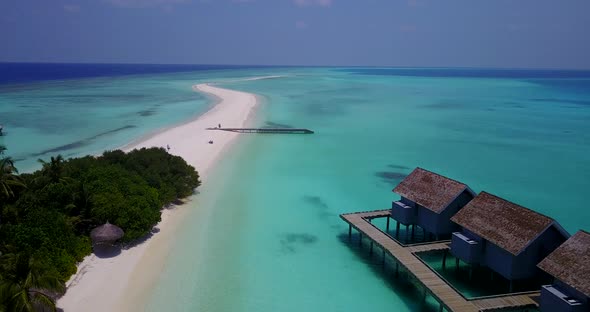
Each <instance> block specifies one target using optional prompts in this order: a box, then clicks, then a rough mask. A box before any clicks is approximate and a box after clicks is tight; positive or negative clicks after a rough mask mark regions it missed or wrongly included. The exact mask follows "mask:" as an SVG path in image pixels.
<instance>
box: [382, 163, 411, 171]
mask: <svg viewBox="0 0 590 312" xmlns="http://www.w3.org/2000/svg"><path fill="white" fill-rule="evenodd" d="M387 167H389V168H392V169H402V170H410V169H412V168H410V167H406V166H403V165H393V164H390V165H387Z"/></svg>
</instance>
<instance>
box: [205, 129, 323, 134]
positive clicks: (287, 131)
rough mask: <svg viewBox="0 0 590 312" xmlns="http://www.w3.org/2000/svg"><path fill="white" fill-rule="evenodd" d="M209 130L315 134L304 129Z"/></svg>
mask: <svg viewBox="0 0 590 312" xmlns="http://www.w3.org/2000/svg"><path fill="white" fill-rule="evenodd" d="M207 130H221V131H231V132H239V133H277V134H313V131H311V130H309V129H303V128H207Z"/></svg>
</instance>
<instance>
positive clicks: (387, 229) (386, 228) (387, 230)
mask: <svg viewBox="0 0 590 312" xmlns="http://www.w3.org/2000/svg"><path fill="white" fill-rule="evenodd" d="M385 231H386V232H389V217H387V226H386V227H385Z"/></svg>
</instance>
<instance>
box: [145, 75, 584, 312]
mask: <svg viewBox="0 0 590 312" xmlns="http://www.w3.org/2000/svg"><path fill="white" fill-rule="evenodd" d="M585 79H586V78H581V80H585ZM562 83H563V82H562V81H561V80H560V81H558V83H552V82H550V81H546V80H542V81H536V80H535V79H531V78H530V77H525V78H517V79H515V78H502V77H496V78H486V79H476V78H465V77H419V76H411V77H410V76H386V75H368V74H366V73H363V74H362V75H359V74H358V73H356V72H355V73H353V74H351V73H349V72H347V71H346V70H334V69H331V70H330V69H328V70H326V69H307V70H303V71H301V72H299V73H298V75H296V76H291V77H289V78H283V79H276V80H261V81H255V82H241V83H230V84H224V85H222V86H226V87H228V88H236V89H240V90H245V91H249V92H254V93H258V94H262V95H264V96H265V97H266V98H267V100H268V104H267V105H265V106H264V108H263V110H262V112H261V116H262V119H263V120H262V121H261V125H264V124H265V123H268V122H270V123H278V124H282V125H287V126H293V127H306V128H310V129H312V130H314V131H316V133H315V134H314V135H300V136H298V135H294V136H280V135H274V136H273V135H259V136H250V137H248V142H245V143H243V144H241V147H238V149H239V153H233V155H232V156H231V157H229V159H227V160H226V161H225V163H224V164H223V168H222V169H221V171H220V172H219V173H218V176H217V177H216V178H215V179H216V182H214V183H215V184H217V185H219V187H216V189H217V190H218V191H212V192H206V191H204V192H203V194H202V196H203V197H204V198H208V199H207V201H208V204H203V205H201V207H200V209H210V210H211V211H212V212H211V213H210V215H209V218H208V219H207V220H206V221H205V222H206V223H207V225H206V226H204V225H203V220H190V219H189V220H187V221H186V223H185V226H184V228H183V230H182V233H181V234H180V235H179V236H178V240H177V241H176V242H174V246H175V249H174V254H173V256H172V257H171V258H170V259H169V260H168V266H167V268H166V270H165V272H164V275H163V276H162V279H161V280H160V283H159V284H158V285H157V286H156V287H155V290H154V293H153V297H152V299H151V301H150V302H149V310H151V311H157V310H162V309H165V308H168V309H173V310H191V311H192V310H199V311H253V310H254V311H301V310H304V311H326V310H328V311H355V310H368V309H375V310H387V309H389V310H392V311H416V310H427V311H428V310H436V308H437V306H436V305H434V304H429V305H421V304H420V303H419V302H420V300H419V298H420V295H419V292H417V291H416V290H415V289H414V288H413V287H411V285H408V283H407V281H404V280H403V279H401V280H395V279H393V278H392V277H391V272H389V273H387V272H385V273H384V272H383V271H382V269H381V266H380V262H379V259H378V258H379V257H377V258H370V257H368V256H367V250H366V249H365V250H364V251H362V252H359V249H358V247H356V246H354V245H353V246H351V245H349V244H348V243H347V241H346V238H345V237H346V233H347V226H346V225H345V224H344V222H342V221H341V220H340V219H339V217H338V214H340V213H343V212H350V211H361V210H374V209H382V208H386V207H388V206H390V205H391V200H392V199H395V195H394V194H392V193H391V189H392V188H393V187H394V186H395V185H396V184H397V183H398V182H399V181H400V180H401V179H403V177H404V176H405V175H406V174H408V173H409V172H410V171H411V170H412V168H414V167H416V166H421V167H424V168H427V169H430V170H433V171H436V172H440V173H442V174H444V175H447V176H449V177H452V178H454V179H458V180H461V181H463V182H465V183H468V184H469V185H470V186H471V187H472V188H473V189H474V190H476V191H478V192H479V191H481V190H484V189H485V190H487V191H489V192H491V193H494V194H497V195H499V196H504V197H506V198H507V199H509V200H512V201H515V202H517V203H519V204H522V205H524V206H527V207H530V208H532V209H535V210H537V211H539V212H542V213H546V214H548V215H550V216H552V217H554V218H556V219H557V220H558V221H559V222H560V223H561V224H562V225H563V226H564V227H565V228H566V229H567V230H569V231H570V232H572V233H573V232H574V231H576V230H577V229H579V228H585V229H588V228H590V221H588V220H589V219H588V217H590V212H589V211H588V210H587V209H585V206H584V200H583V194H584V190H585V189H586V188H587V187H588V186H590V183H589V182H588V177H589V174H590V159H588V156H587V155H590V153H589V152H590V147H589V145H588V133H589V131H588V130H590V129H589V127H590V123H588V121H589V118H590V106H589V105H585V102H586V101H588V99H589V98H590V97H589V94H588V93H587V92H586V91H585V90H586V89H584V88H582V89H576V88H569V86H570V85H568V84H567V83H565V85H566V87H563V86H562V85H561V84H562ZM576 83H584V81H582V82H580V81H571V84H576ZM580 90H582V92H580ZM540 99H547V100H540ZM204 190H206V189H205V188H204ZM562 194H567V195H565V196H564V195H562ZM199 217H200V218H203V217H202V215H200V216H199ZM195 237H201V238H202V239H199V240H195V239H194V238H195ZM431 303H432V302H431Z"/></svg>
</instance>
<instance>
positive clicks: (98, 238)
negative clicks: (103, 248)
mask: <svg viewBox="0 0 590 312" xmlns="http://www.w3.org/2000/svg"><path fill="white" fill-rule="evenodd" d="M124 234H125V232H123V230H122V229H121V228H120V227H118V226H116V225H114V224H110V223H109V222H108V221H107V223H105V224H103V225H101V226H99V227H96V228H95V229H93V230H92V231H91V232H90V238H92V241H93V242H95V243H101V242H114V241H116V240H118V239H119V238H121V237H123V235H124Z"/></svg>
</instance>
